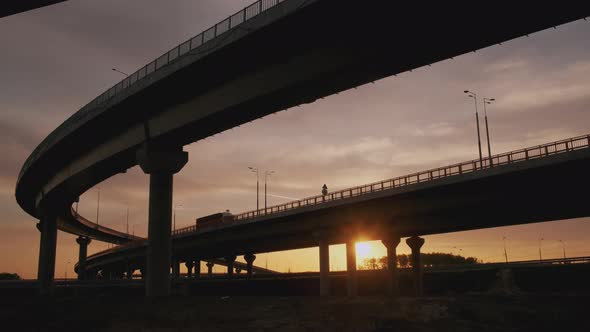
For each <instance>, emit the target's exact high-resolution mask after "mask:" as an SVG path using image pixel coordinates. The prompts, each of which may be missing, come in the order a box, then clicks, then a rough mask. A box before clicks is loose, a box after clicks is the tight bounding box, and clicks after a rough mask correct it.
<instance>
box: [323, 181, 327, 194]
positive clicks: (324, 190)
mask: <svg viewBox="0 0 590 332" xmlns="http://www.w3.org/2000/svg"><path fill="white" fill-rule="evenodd" d="M327 194H328V186H326V184H325V183H324V186H323V187H322V195H324V196H326V195H327Z"/></svg>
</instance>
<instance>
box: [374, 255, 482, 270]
mask: <svg viewBox="0 0 590 332" xmlns="http://www.w3.org/2000/svg"><path fill="white" fill-rule="evenodd" d="M421 261H422V264H423V265H424V266H443V265H462V264H477V263H480V262H479V261H478V260H477V258H475V257H463V256H460V255H453V254H447V253H442V252H432V253H423V254H422V255H421ZM363 265H364V268H365V269H368V270H379V269H387V256H383V257H381V258H367V259H365V260H364V261H363ZM397 265H398V267H411V266H412V257H411V255H403V254H402V255H397Z"/></svg>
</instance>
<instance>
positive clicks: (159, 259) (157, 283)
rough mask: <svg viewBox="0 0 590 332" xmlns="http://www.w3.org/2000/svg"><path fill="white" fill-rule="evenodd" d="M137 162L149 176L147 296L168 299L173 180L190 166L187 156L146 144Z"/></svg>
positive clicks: (184, 153)
mask: <svg viewBox="0 0 590 332" xmlns="http://www.w3.org/2000/svg"><path fill="white" fill-rule="evenodd" d="M137 161H138V163H139V166H140V167H141V169H142V170H143V171H144V172H145V173H146V174H149V175H150V198H149V204H150V205H149V218H148V246H147V280H146V283H145V285H146V295H147V296H169V295H170V254H171V244H170V235H171V231H170V228H171V223H172V177H173V174H174V173H177V172H179V171H180V170H181V169H182V167H183V166H184V165H185V164H186V163H187V161H188V153H186V152H184V151H182V148H176V149H162V148H159V149H158V148H154V147H152V146H148V145H147V144H146V145H145V146H144V147H142V148H141V149H140V150H139V151H138V152H137Z"/></svg>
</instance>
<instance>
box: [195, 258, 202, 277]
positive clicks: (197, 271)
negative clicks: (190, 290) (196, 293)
mask: <svg viewBox="0 0 590 332" xmlns="http://www.w3.org/2000/svg"><path fill="white" fill-rule="evenodd" d="M200 277H201V259H200V258H195V278H200Z"/></svg>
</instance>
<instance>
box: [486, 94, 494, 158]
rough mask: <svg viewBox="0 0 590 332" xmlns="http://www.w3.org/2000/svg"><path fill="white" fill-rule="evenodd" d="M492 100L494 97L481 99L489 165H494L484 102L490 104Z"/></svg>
mask: <svg viewBox="0 0 590 332" xmlns="http://www.w3.org/2000/svg"><path fill="white" fill-rule="evenodd" d="M493 101H496V99H494V98H484V99H483V114H484V118H485V122H486V137H487V140H488V155H489V157H490V166H494V164H493V161H492V148H491V147H490V130H489V129H488V112H487V111H486V104H488V105H489V104H491V103H492V102H493Z"/></svg>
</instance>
